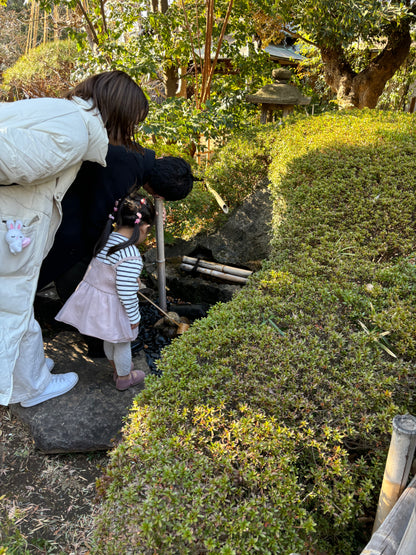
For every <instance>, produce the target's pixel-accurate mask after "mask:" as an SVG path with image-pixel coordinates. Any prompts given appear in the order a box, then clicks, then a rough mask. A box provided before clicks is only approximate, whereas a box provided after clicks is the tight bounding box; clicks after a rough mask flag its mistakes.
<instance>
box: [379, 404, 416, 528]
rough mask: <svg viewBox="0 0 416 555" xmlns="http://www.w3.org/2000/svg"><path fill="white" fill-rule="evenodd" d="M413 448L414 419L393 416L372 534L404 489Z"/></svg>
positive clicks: (407, 416) (414, 442)
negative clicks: (391, 431)
mask: <svg viewBox="0 0 416 555" xmlns="http://www.w3.org/2000/svg"><path fill="white" fill-rule="evenodd" d="M415 447H416V418H415V417H414V416H412V415H410V414H405V415H399V416H395V417H394V418H393V433H392V436H391V442H390V447H389V452H388V455H387V461H386V467H385V470H384V476H383V483H382V485H381V491H380V497H379V501H378V507H377V513H376V518H375V521H374V527H373V533H374V532H376V530H377V529H378V528H379V526H380V525H381V524H382V522H383V521H384V519H385V518H386V517H387V515H388V514H389V512H390V511H391V509H392V508H393V506H394V504H395V503H396V501H397V500H398V499H399V497H400V495H401V493H402V491H403V490H404V488H405V487H406V483H407V480H408V478H409V472H410V467H411V465H412V461H413V455H414V452H415Z"/></svg>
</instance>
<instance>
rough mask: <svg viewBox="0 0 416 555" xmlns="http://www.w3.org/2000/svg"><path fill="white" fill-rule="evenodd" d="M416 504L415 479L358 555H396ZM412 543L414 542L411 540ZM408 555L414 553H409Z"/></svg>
mask: <svg viewBox="0 0 416 555" xmlns="http://www.w3.org/2000/svg"><path fill="white" fill-rule="evenodd" d="M415 504H416V477H414V478H413V480H412V481H411V482H410V484H409V485H408V487H407V488H406V489H405V490H404V492H403V493H402V495H401V496H400V499H399V500H398V501H397V503H396V504H395V505H394V507H393V508H392V510H391V511H390V513H389V514H388V516H387V518H386V519H385V520H384V522H383V523H382V524H381V526H380V527H379V528H378V530H377V532H375V534H373V535H372V536H371V539H370V541H369V542H368V544H367V545H366V547H365V548H364V550H363V551H362V552H361V554H360V555H398V551H397V549H398V547H399V545H400V543H401V541H402V539H403V536H404V534H405V532H406V531H407V527H408V524H409V520H410V517H411V515H412V511H413V510H414V507H415ZM413 543H414V540H413ZM410 553H413V554H414V553H415V552H414V551H413V552H410Z"/></svg>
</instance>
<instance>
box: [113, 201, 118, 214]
mask: <svg viewBox="0 0 416 555" xmlns="http://www.w3.org/2000/svg"><path fill="white" fill-rule="evenodd" d="M117 206H118V200H116V202H115V203H114V208H113V212H117V210H118V208H117Z"/></svg>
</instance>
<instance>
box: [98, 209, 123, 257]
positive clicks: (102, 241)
mask: <svg viewBox="0 0 416 555" xmlns="http://www.w3.org/2000/svg"><path fill="white" fill-rule="evenodd" d="M119 203H120V201H118V200H116V203H115V206H114V208H113V212H112V213H111V214H109V215H108V219H107V222H106V224H105V227H104V229H103V232H102V233H101V236H100V238H99V239H98V241H97V243H96V244H95V247H94V252H93V256H97V254H98V253H99V252H100V251H101V250H102V249H103V248H104V247H105V245H106V243H107V241H108V238H109V237H110V234H111V232H112V231H113V228H114V226H115V214H116V213H117V211H118V205H119Z"/></svg>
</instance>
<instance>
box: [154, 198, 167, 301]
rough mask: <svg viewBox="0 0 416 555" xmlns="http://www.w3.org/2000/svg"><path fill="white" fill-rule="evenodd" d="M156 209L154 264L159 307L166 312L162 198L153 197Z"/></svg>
mask: <svg viewBox="0 0 416 555" xmlns="http://www.w3.org/2000/svg"><path fill="white" fill-rule="evenodd" d="M155 208H156V263H157V285H158V292H159V306H160V307H161V308H162V309H163V310H165V311H166V310H167V300H166V266H165V262H166V261H165V238H164V234H163V213H164V211H163V198H161V197H155Z"/></svg>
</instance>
